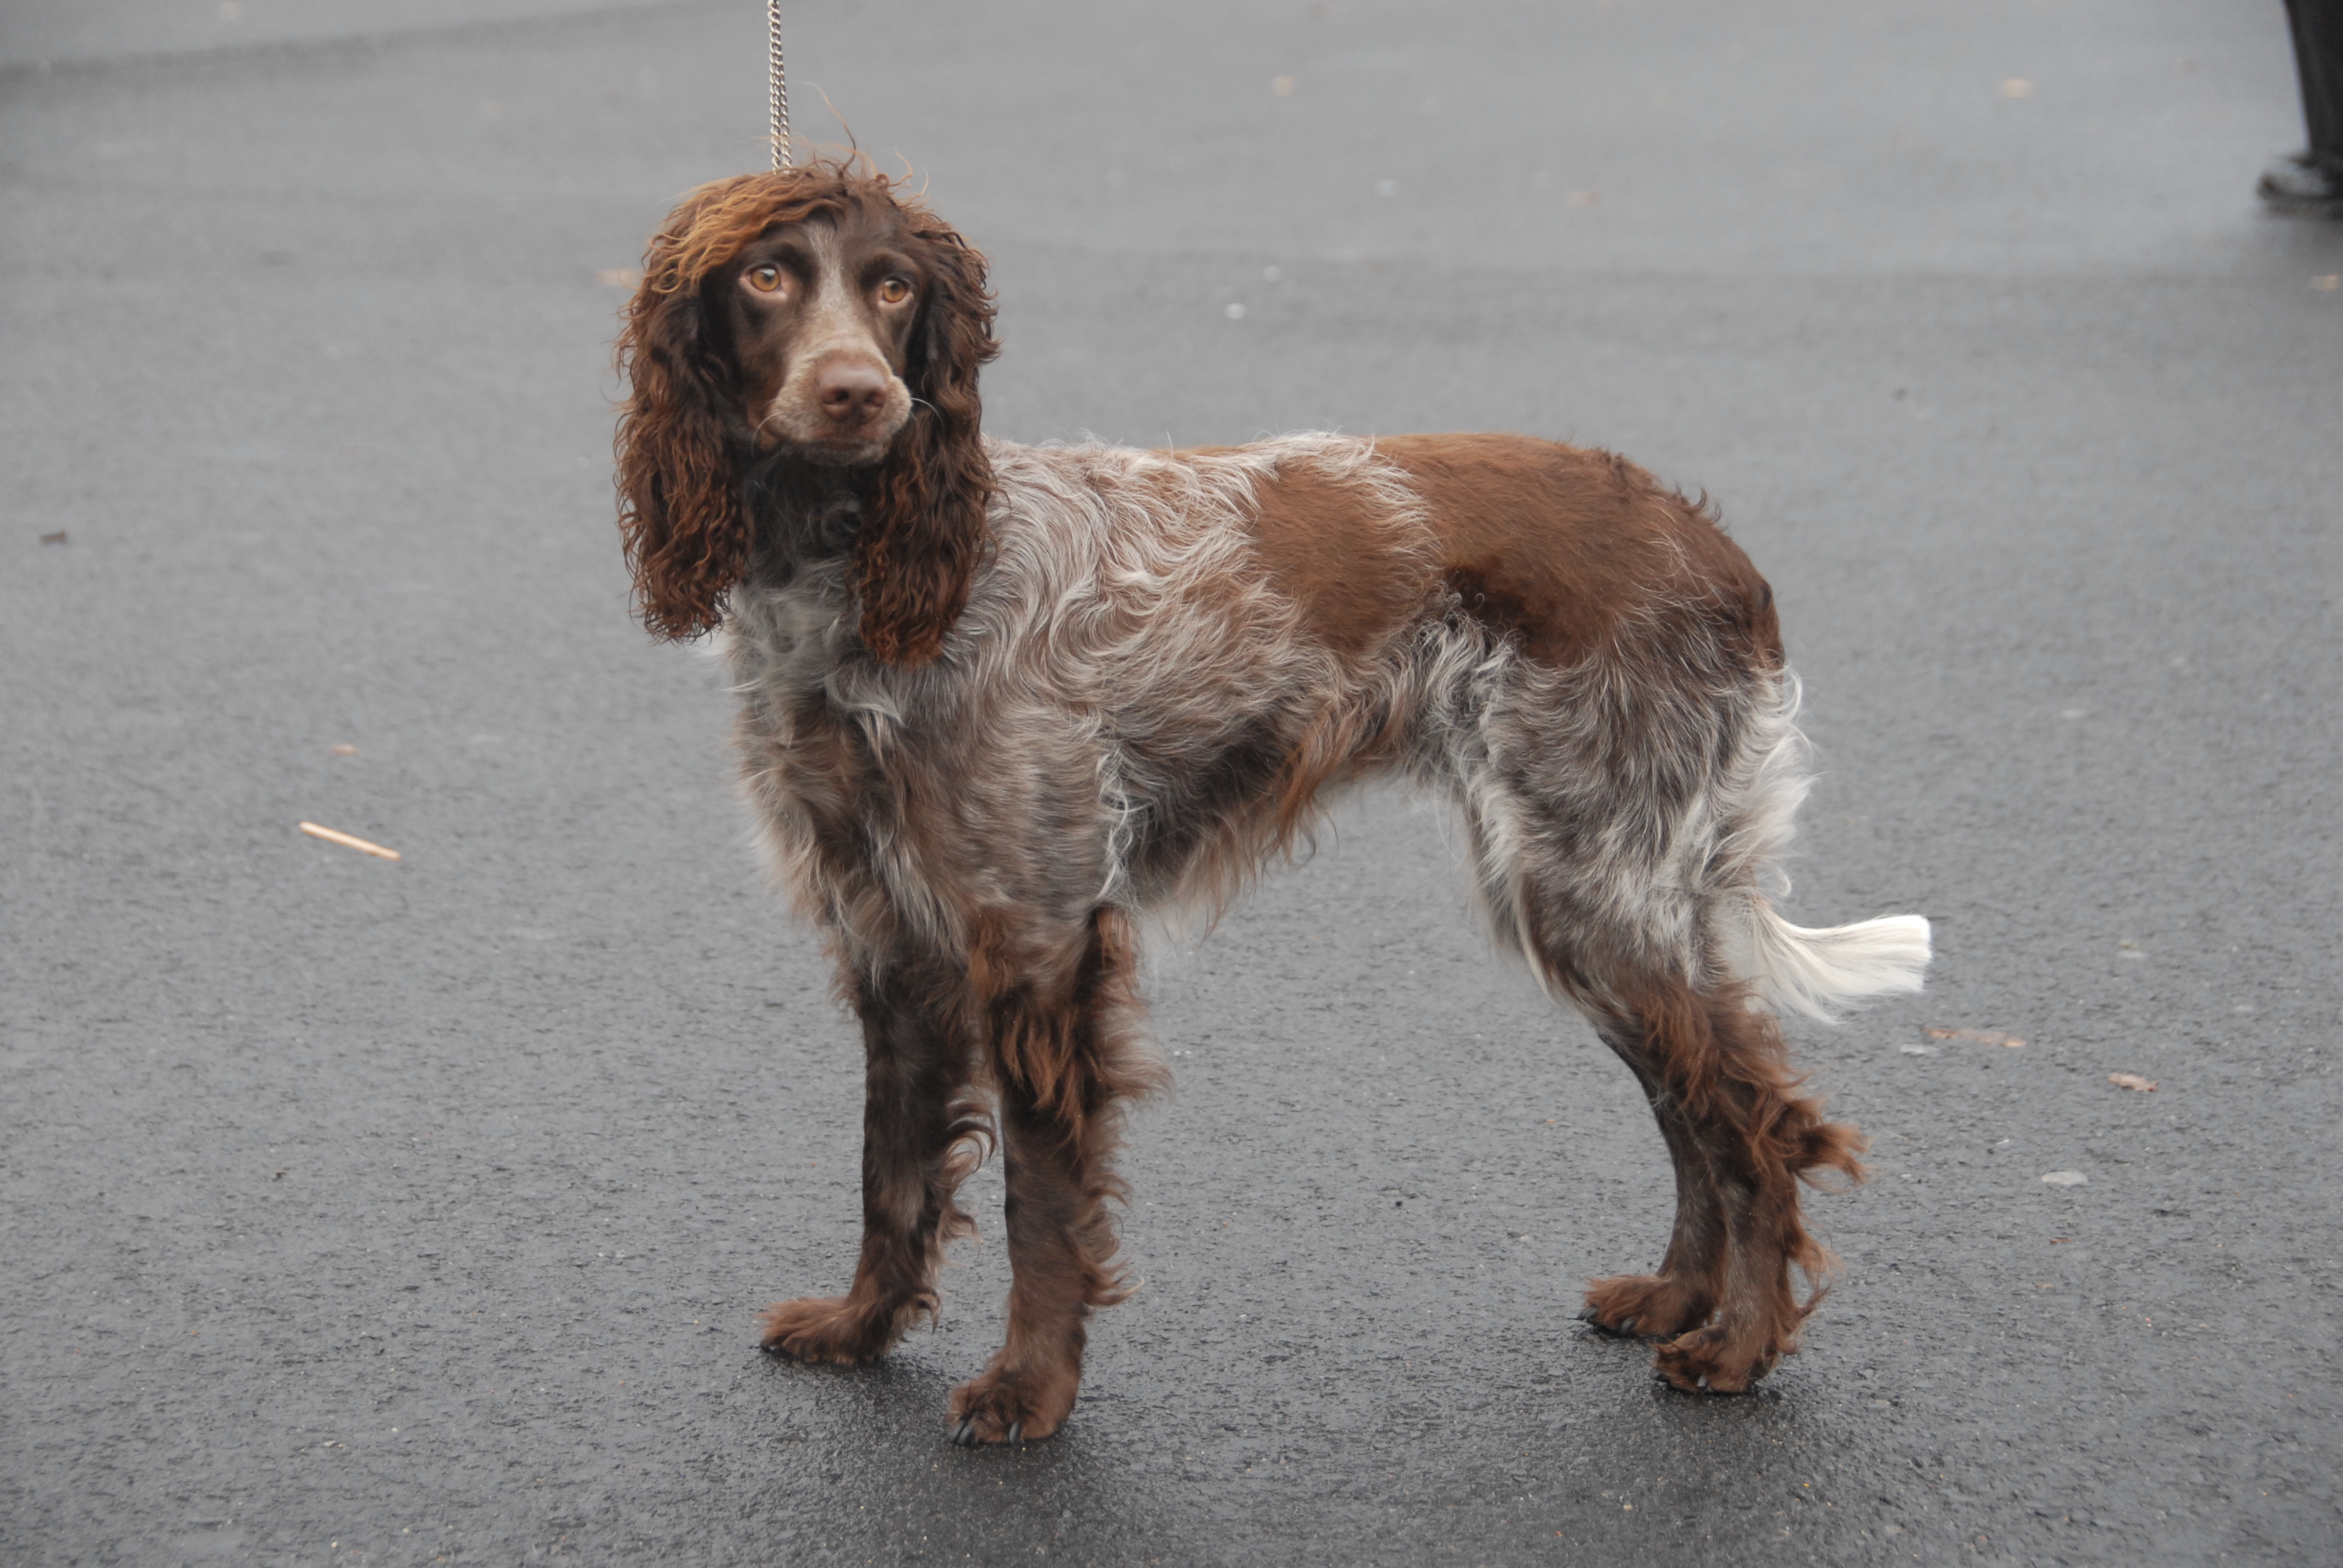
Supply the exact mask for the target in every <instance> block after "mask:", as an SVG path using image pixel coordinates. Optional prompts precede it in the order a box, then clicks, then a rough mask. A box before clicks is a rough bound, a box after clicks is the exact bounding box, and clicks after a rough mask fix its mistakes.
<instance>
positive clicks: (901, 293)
mask: <svg viewBox="0 0 2343 1568" xmlns="http://www.w3.org/2000/svg"><path fill="white" fill-rule="evenodd" d="M879 297H880V301H881V302H883V303H885V304H888V305H900V304H902V303H903V301H905V300H907V299H909V298H910V297H911V286H910V284H908V283H906V282H904V281H903V280H902V279H901V278H900V277H890V278H889V279H888V280H887V281H886V282H884V283H882V284H880V286H879Z"/></svg>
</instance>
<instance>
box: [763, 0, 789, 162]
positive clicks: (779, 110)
mask: <svg viewBox="0 0 2343 1568" xmlns="http://www.w3.org/2000/svg"><path fill="white" fill-rule="evenodd" d="M765 34H766V39H767V43H768V48H767V51H766V55H767V64H768V65H769V75H770V87H769V92H768V94H767V97H768V98H769V103H770V107H771V109H772V119H773V130H772V137H773V172H774V173H775V174H779V173H780V172H781V170H783V169H784V168H786V167H788V166H789V74H788V71H787V69H786V68H785V67H784V66H783V65H782V63H781V0H765Z"/></svg>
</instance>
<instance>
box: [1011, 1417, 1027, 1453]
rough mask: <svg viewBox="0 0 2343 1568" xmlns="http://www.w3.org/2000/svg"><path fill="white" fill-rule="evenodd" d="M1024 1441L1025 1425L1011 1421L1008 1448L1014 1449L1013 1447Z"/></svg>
mask: <svg viewBox="0 0 2343 1568" xmlns="http://www.w3.org/2000/svg"><path fill="white" fill-rule="evenodd" d="M1024 1441H1025V1423H1024V1422H1021V1421H1012V1422H1010V1423H1009V1443H1010V1446H1011V1447H1012V1448H1014V1447H1016V1446H1018V1445H1019V1444H1021V1443H1022V1442H1024Z"/></svg>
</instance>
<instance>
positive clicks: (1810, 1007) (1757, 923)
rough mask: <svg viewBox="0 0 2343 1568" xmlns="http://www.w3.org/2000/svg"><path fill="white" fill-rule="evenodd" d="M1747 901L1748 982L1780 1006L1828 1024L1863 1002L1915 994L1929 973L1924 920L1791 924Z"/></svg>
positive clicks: (1767, 906)
mask: <svg viewBox="0 0 2343 1568" xmlns="http://www.w3.org/2000/svg"><path fill="white" fill-rule="evenodd" d="M1750 903H1751V909H1750V917H1751V918H1750V922H1749V924H1750V931H1749V937H1750V950H1751V951H1750V960H1751V962H1750V968H1751V969H1752V970H1755V973H1754V974H1752V975H1751V977H1750V978H1751V979H1753V980H1756V981H1758V982H1759V983H1760V984H1761V985H1763V986H1764V987H1765V990H1766V991H1767V992H1768V993H1769V994H1770V995H1771V996H1772V997H1773V999H1774V1000H1775V1003H1777V1004H1778V1005H1780V1006H1782V1007H1785V1008H1790V1009H1793V1010H1796V1011H1798V1012H1802V1013H1805V1014H1806V1015H1807V1016H1808V1017H1810V1018H1818V1019H1823V1020H1829V1019H1832V1018H1835V1016H1837V1013H1838V1010H1839V1009H1841V1008H1842V1007H1845V1005H1846V1004H1847V1003H1849V1002H1852V1001H1859V1000H1863V999H1864V998H1865V997H1874V996H1885V995H1888V994H1889V993H1891V992H1895V991H1911V990H1919V989H1920V980H1921V976H1922V975H1923V974H1925V973H1926V970H1927V968H1928V921H1927V919H1926V917H1925V916H1921V915H1883V916H1881V917H1880V918H1879V919H1877V920H1857V921H1855V924H1853V925H1851V926H1794V925H1792V924H1791V923H1790V922H1789V921H1787V920H1784V919H1783V918H1782V917H1781V916H1780V915H1779V914H1778V913H1776V912H1775V909H1774V906H1773V905H1772V904H1770V903H1768V902H1766V901H1765V900H1764V899H1763V898H1753V899H1752V900H1750Z"/></svg>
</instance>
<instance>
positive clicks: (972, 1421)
mask: <svg viewBox="0 0 2343 1568" xmlns="http://www.w3.org/2000/svg"><path fill="white" fill-rule="evenodd" d="M951 1440H952V1446H953V1447H955V1448H974V1447H975V1446H976V1417H974V1416H970V1417H969V1418H968V1419H967V1420H966V1421H963V1422H960V1430H959V1431H957V1432H953V1433H952V1437H951Z"/></svg>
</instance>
